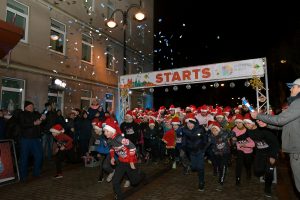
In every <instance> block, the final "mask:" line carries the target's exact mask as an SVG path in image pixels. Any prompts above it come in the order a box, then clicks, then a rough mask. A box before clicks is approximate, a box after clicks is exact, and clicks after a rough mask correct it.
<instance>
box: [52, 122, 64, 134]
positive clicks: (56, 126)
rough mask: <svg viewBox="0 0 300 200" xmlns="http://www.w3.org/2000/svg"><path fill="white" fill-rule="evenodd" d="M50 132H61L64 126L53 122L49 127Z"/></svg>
mask: <svg viewBox="0 0 300 200" xmlns="http://www.w3.org/2000/svg"><path fill="white" fill-rule="evenodd" d="M50 132H51V133H56V134H59V133H63V132H65V130H64V128H63V127H62V126H61V125H60V124H55V125H54V126H52V128H51V129H50Z"/></svg>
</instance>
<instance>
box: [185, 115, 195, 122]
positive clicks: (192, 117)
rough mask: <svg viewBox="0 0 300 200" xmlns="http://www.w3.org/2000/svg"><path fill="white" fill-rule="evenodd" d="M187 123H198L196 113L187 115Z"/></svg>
mask: <svg viewBox="0 0 300 200" xmlns="http://www.w3.org/2000/svg"><path fill="white" fill-rule="evenodd" d="M185 122H191V123H196V118H195V114H194V113H188V114H187V115H186V119H185Z"/></svg>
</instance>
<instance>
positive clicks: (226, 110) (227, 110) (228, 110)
mask: <svg viewBox="0 0 300 200" xmlns="http://www.w3.org/2000/svg"><path fill="white" fill-rule="evenodd" d="M230 111H231V108H230V107H229V106H226V107H225V108H224V110H223V113H230Z"/></svg>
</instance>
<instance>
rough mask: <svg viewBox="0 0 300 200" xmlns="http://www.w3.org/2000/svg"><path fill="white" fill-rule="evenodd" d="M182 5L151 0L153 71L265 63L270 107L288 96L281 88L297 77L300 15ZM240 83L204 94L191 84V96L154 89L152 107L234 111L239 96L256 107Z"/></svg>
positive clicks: (278, 9)
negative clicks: (251, 61)
mask: <svg viewBox="0 0 300 200" xmlns="http://www.w3.org/2000/svg"><path fill="white" fill-rule="evenodd" d="M183 2H184V1H174V0H173V1H171V0H155V10H154V13H155V19H154V20H155V25H154V30H155V36H154V40H155V43H154V45H155V50H154V55H155V56H154V70H165V69H170V68H182V67H191V66H196V65H205V64H213V63H220V62H229V61H238V60H246V59H253V58H261V57H266V58H267V66H268V71H269V73H268V75H269V85H270V86H269V87H270V103H271V106H272V104H273V106H280V104H281V103H283V102H284V100H285V99H286V96H289V91H288V89H287V88H286V87H285V82H291V81H294V79H296V78H298V77H300V67H299V64H300V12H297V11H296V12H293V11H292V10H291V8H292V7H293V6H292V5H288V6H286V5H285V4H283V3H281V4H280V5H275V4H274V5H272V6H273V7H272V8H271V7H270V6H269V7H264V6H262V5H260V4H255V5H254V4H253V5H244V6H239V5H235V7H233V6H232V5H228V4H227V5H226V4H224V5H221V4H219V3H212V5H208V4H203V5H202V6H200V5H199V4H202V3H201V2H200V1H199V2H197V4H198V5H196V4H195V1H187V2H189V3H190V4H184V3H183ZM287 11H288V13H287ZM282 60H283V61H286V62H285V63H281V61H282ZM245 81H246V80H241V81H234V83H235V85H236V86H235V87H234V88H231V87H229V83H230V82H224V83H225V87H222V88H221V87H218V88H214V87H210V84H205V86H206V88H207V89H206V90H203V89H202V86H203V84H193V85H192V87H191V89H190V90H187V89H186V86H185V85H183V86H178V90H177V91H174V90H173V88H172V87H168V90H169V92H165V89H166V87H162V88H155V91H154V106H155V107H156V108H158V107H159V106H160V105H165V106H169V105H170V104H174V105H175V106H181V107H184V106H187V105H190V104H195V105H196V106H199V105H201V104H203V103H206V104H212V105H215V104H216V103H217V104H221V105H231V106H234V105H236V104H237V103H240V101H239V100H236V99H237V97H242V96H246V97H247V98H248V99H249V101H252V102H253V103H255V97H256V96H255V90H253V89H252V88H251V87H245V86H244V83H245ZM212 84H213V83H212ZM166 97H167V98H166ZM232 98H234V100H233V99H232Z"/></svg>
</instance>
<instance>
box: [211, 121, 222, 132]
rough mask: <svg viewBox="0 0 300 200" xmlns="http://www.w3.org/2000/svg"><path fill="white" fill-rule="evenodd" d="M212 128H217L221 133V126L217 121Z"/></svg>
mask: <svg viewBox="0 0 300 200" xmlns="http://www.w3.org/2000/svg"><path fill="white" fill-rule="evenodd" d="M211 128H216V129H217V130H218V131H221V125H220V124H219V123H218V122H217V121H213V122H212V124H211Z"/></svg>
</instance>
